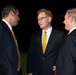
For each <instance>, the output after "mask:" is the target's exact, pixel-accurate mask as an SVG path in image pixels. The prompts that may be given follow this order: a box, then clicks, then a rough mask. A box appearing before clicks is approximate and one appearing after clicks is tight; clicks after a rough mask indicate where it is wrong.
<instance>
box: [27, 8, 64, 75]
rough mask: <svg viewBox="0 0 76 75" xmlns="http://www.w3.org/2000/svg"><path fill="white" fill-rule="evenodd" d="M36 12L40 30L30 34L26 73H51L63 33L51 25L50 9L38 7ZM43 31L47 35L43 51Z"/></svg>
mask: <svg viewBox="0 0 76 75" xmlns="http://www.w3.org/2000/svg"><path fill="white" fill-rule="evenodd" d="M37 14H38V17H37V19H38V24H39V27H40V28H41V29H42V30H41V31H39V32H37V33H35V34H33V35H32V38H31V43H30V47H29V51H28V55H27V73H28V75H53V73H54V72H53V66H54V65H55V62H56V57H57V54H58V52H59V47H60V46H61V44H62V42H63V40H64V33H63V32H62V31H59V30H56V29H53V27H52V26H51V21H52V18H53V16H52V13H51V11H50V10H47V9H40V10H38V12H37ZM44 31H46V35H47V37H46V38H47V39H46V44H47V46H46V49H45V52H44V53H43V48H42V37H43V35H44V33H43V32H44Z"/></svg>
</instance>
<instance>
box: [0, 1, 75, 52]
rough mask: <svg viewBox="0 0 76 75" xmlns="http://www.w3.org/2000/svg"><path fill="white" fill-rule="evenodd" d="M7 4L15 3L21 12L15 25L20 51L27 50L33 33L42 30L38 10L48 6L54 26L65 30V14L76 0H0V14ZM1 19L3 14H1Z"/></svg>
mask: <svg viewBox="0 0 76 75" xmlns="http://www.w3.org/2000/svg"><path fill="white" fill-rule="evenodd" d="M6 4H14V5H15V6H17V7H18V9H19V12H20V19H21V20H20V22H19V24H18V25H17V26H16V27H14V31H15V35H16V37H17V40H18V43H19V47H20V51H21V52H27V51H28V48H29V42H30V37H31V35H32V33H34V32H36V31H38V30H40V28H39V26H38V24H37V10H39V9H41V8H47V9H49V10H51V11H52V13H53V16H54V18H53V22H52V26H53V27H55V28H57V29H60V30H64V25H63V20H64V14H65V12H66V10H67V9H68V8H73V7H76V1H75V0H0V14H1V11H2V8H3V7H4V6H5V5H6ZM0 19H1V15H0Z"/></svg>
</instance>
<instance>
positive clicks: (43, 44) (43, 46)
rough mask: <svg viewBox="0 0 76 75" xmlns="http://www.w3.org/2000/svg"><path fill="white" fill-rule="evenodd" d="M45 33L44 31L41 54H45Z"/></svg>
mask: <svg viewBox="0 0 76 75" xmlns="http://www.w3.org/2000/svg"><path fill="white" fill-rule="evenodd" d="M46 37H47V36H46V31H44V34H43V37H42V48H43V54H44V53H45V49H46Z"/></svg>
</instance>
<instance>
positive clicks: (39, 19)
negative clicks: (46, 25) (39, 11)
mask: <svg viewBox="0 0 76 75" xmlns="http://www.w3.org/2000/svg"><path fill="white" fill-rule="evenodd" d="M44 18H47V17H41V18H39V19H38V21H39V20H43V19H44Z"/></svg>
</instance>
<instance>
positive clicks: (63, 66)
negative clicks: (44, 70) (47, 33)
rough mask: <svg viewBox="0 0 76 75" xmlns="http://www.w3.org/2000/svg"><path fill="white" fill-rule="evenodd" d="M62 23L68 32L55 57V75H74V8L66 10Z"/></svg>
mask: <svg viewBox="0 0 76 75" xmlns="http://www.w3.org/2000/svg"><path fill="white" fill-rule="evenodd" d="M63 23H64V24H65V29H66V30H67V31H69V33H68V35H67V37H66V39H65V41H64V43H63V45H62V46H61V48H60V52H59V55H58V58H57V65H56V68H57V75H76V8H72V9H69V10H67V12H66V14H65V16H64V22H63Z"/></svg>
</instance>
